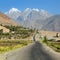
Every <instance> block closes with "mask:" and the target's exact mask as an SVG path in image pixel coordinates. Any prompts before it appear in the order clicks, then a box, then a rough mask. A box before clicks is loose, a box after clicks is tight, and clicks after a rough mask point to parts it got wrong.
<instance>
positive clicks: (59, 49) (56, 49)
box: [48, 42, 60, 52]
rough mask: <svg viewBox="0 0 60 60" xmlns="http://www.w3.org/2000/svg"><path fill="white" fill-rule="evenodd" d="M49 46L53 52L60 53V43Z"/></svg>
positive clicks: (51, 43)
mask: <svg viewBox="0 0 60 60" xmlns="http://www.w3.org/2000/svg"><path fill="white" fill-rule="evenodd" d="M48 46H50V47H51V48H52V49H53V50H55V51H57V52H60V42H48Z"/></svg>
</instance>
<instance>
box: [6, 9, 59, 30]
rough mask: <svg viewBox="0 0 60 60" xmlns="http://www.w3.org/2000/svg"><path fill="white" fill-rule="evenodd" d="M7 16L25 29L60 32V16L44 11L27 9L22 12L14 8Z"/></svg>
mask: <svg viewBox="0 0 60 60" xmlns="http://www.w3.org/2000/svg"><path fill="white" fill-rule="evenodd" d="M5 14H6V15H7V16H9V17H10V18H11V19H12V20H13V21H15V22H17V23H18V24H21V25H23V26H24V27H29V28H33V29H34V28H36V29H40V30H41V29H42V30H49V31H60V15H58V14H57V15H53V14H50V13H49V12H47V11H46V10H43V9H40V10H39V9H36V8H33V9H31V8H26V9H25V10H24V11H20V10H18V9H17V8H12V9H10V10H9V11H8V12H6V13H5Z"/></svg>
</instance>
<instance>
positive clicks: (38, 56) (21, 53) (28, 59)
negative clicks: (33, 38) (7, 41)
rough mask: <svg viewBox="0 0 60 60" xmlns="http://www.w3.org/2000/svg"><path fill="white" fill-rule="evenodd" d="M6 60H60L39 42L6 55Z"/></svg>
mask: <svg viewBox="0 0 60 60" xmlns="http://www.w3.org/2000/svg"><path fill="white" fill-rule="evenodd" d="M5 60H60V59H59V58H56V57H55V56H54V54H53V53H50V52H49V51H47V50H46V49H45V48H44V47H43V45H42V44H41V43H39V42H35V43H32V44H30V45H28V46H26V47H23V48H21V49H19V50H17V51H13V52H11V53H9V54H7V55H6V59H5Z"/></svg>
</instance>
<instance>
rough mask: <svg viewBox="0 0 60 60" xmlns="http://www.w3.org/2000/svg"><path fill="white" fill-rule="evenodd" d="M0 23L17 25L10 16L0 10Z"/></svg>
mask: <svg viewBox="0 0 60 60" xmlns="http://www.w3.org/2000/svg"><path fill="white" fill-rule="evenodd" d="M0 24H2V25H17V24H16V23H15V22H14V21H13V20H12V19H11V18H10V17H8V16H7V15H6V14H4V13H2V12H0Z"/></svg>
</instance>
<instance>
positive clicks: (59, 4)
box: [0, 0, 60, 14]
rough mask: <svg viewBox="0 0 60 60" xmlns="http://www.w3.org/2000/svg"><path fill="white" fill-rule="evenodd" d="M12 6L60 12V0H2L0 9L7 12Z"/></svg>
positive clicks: (54, 12) (0, 0) (20, 8)
mask: <svg viewBox="0 0 60 60" xmlns="http://www.w3.org/2000/svg"><path fill="white" fill-rule="evenodd" d="M11 8H18V9H19V10H21V11H23V10H24V9H25V8H38V9H44V10H47V11H48V12H49V13H52V14H60V0H0V11H2V12H6V11H8V10H9V9H11Z"/></svg>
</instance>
